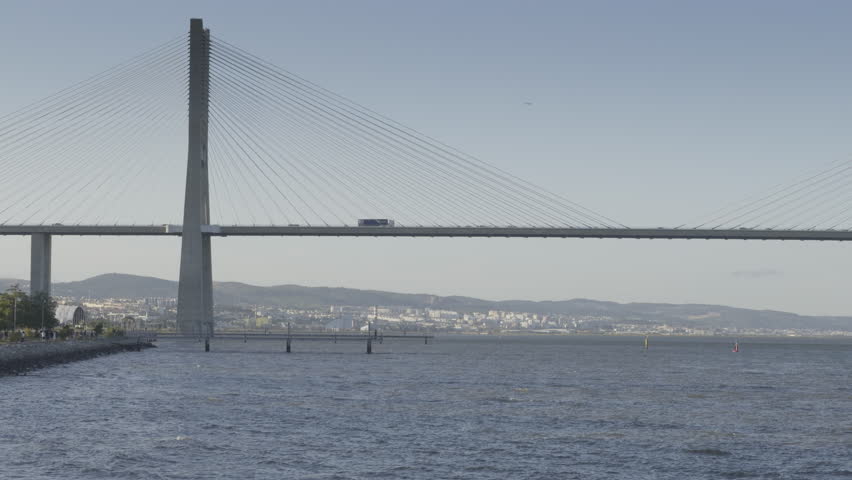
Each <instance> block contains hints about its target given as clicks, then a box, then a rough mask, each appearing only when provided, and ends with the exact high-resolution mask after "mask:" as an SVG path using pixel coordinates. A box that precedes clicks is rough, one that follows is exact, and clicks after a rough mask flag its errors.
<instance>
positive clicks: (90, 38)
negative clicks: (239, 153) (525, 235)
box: [0, 0, 852, 315]
mask: <svg viewBox="0 0 852 480" xmlns="http://www.w3.org/2000/svg"><path fill="white" fill-rule="evenodd" d="M0 8H2V15H0V45H2V47H0V64H2V65H3V75H2V77H0V115H2V114H4V113H5V112H11V111H14V110H16V109H18V108H21V107H24V106H26V105H28V104H30V103H32V102H34V101H36V100H38V99H40V98H43V97H45V96H47V95H50V94H51V93H53V92H55V91H57V90H60V89H62V88H65V87H66V86H68V85H70V84H73V83H74V82H77V81H80V80H82V79H84V78H87V77H88V76H90V75H92V74H94V73H97V72H100V71H103V70H104V69H106V68H109V67H111V66H113V65H115V64H118V63H120V62H122V61H124V60H126V59H127V58H130V57H132V56H133V55H136V54H138V53H140V52H142V51H146V50H148V49H150V48H152V47H154V46H156V45H158V44H161V43H163V42H165V41H167V40H169V39H172V38H175V37H177V36H179V35H181V34H183V33H184V32H186V31H187V29H188V20H189V18H191V17H201V18H203V19H204V21H205V25H206V26H207V27H208V28H210V29H211V31H212V32H213V34H214V35H216V36H218V37H220V38H223V39H226V40H227V41H228V42H230V43H233V44H235V45H238V46H239V47H241V48H243V49H245V50H248V51H250V52H252V53H254V54H256V55H258V56H260V57H262V58H264V59H267V60H269V61H271V62H272V63H274V64H276V65H280V66H282V67H284V68H286V69H287V70H289V71H292V72H295V73H298V74H299V75H301V76H302V77H305V78H307V79H310V80H311V81H313V82H315V83H317V84H320V85H322V86H323V87H326V88H328V89H330V90H332V91H334V92H337V93H340V94H342V95H345V96H346V97H348V98H351V99H353V100H356V101H358V102H359V103H361V104H363V105H366V106H368V107H369V108H371V109H373V110H376V111H378V112H381V113H383V114H385V115H387V116H388V117H390V118H393V119H395V120H397V121H399V122H401V123H403V124H405V125H408V126H410V127H413V128H416V129H417V130H419V131H421V132H424V133H426V134H428V135H429V136H431V137H434V138H437V139H440V140H441V141H443V142H445V143H447V144H449V145H452V146H454V147H456V148H458V149H460V150H462V151H464V152H467V153H470V154H473V155H476V156H477V157H479V158H481V159H484V160H486V161H488V162H489V163H491V164H493V165H495V166H498V167H500V168H502V169H504V170H507V171H509V172H512V173H513V174H516V175H518V176H520V177H522V178H525V179H527V180H529V181H531V182H533V183H535V184H537V185H541V186H542V187H544V188H547V189H549V190H551V191H554V192H558V193H560V194H562V195H564V196H566V197H568V198H570V199H572V200H574V201H577V202H579V203H581V204H583V205H585V206H587V207H590V208H592V209H594V210H595V211H598V212H600V213H602V214H605V215H607V216H609V217H611V218H614V219H616V220H618V221H619V222H621V223H623V224H626V225H630V226H637V227H640V226H641V227H644V226H649V227H656V226H677V225H681V224H684V223H687V224H690V223H692V224H695V223H698V221H700V220H702V219H703V218H706V216H707V215H708V214H709V213H711V212H713V211H715V210H716V209H717V208H719V207H721V206H724V205H726V204H728V203H730V202H731V201H732V200H737V199H740V198H744V197H748V196H750V195H753V194H754V193H756V192H761V191H764V190H766V189H768V188H770V187H773V186H775V185H777V184H779V183H783V182H786V181H789V180H792V179H795V178H797V177H799V176H801V175H802V174H803V173H805V172H807V171H811V170H813V169H815V168H820V167H822V166H826V165H829V164H831V163H832V162H836V161H841V160H848V159H849V157H850V151H852V145H851V144H850V140H849V135H848V132H849V131H852V118H850V115H849V112H850V111H852V94H850V91H849V86H850V85H852V61H850V60H852V58H850V57H852V42H849V41H848V25H847V23H846V21H845V20H846V19H848V18H849V16H850V14H852V11H850V10H852V4H849V3H848V2H840V1H836V2H834V1H821V2H818V3H812V2H791V1H750V2H741V1H715V2H700V1H645V2H629V1H537V2H521V1H474V0H470V1H465V2H458V1H442V0H438V1H435V0H433V1H429V2H414V1H357V2H356V1H287V2H285V1H269V2H262V1H242V2H224V1H218V2H217V1H204V2H200V1H183V2H172V1H155V0H151V1H147V2H116V1H79V2H64V1H37V2H32V1H17V0H5V1H4V2H3V3H2V6H0ZM530 104H531V105H530ZM185 161H186V159H185V154H183V156H181V155H175V158H174V162H175V163H174V166H175V168H176V170H177V171H182V170H183V165H185V163H184V162H185ZM0 175H2V172H0ZM176 178H177V177H176ZM179 208H180V207H176V209H175V210H174V211H172V212H169V215H174V214H175V212H177V213H179V212H180V210H179ZM152 221H156V223H165V222H159V221H157V219H152ZM213 249H214V253H213V263H214V265H213V269H214V279H215V280H218V281H242V282H247V283H253V284H259V285H273V284H300V285H311V286H344V287H353V288H370V289H383V290H393V291H401V292H418V293H434V294H440V295H468V296H476V297H481V298H488V299H532V300H545V299H550V300H558V299H569V298H593V299H600V300H613V301H619V302H669V303H718V304H725V305H733V306H742V307H748V308H767V309H776V310H788V311H793V312H797V313H803V314H831V315H852V296H850V295H848V294H847V285H846V280H847V278H848V276H847V275H846V274H845V272H847V271H849V270H852V251H850V249H852V246H849V245H846V244H839V243H804V242H786V243H784V242H742V241H715V242H714V241H694V240H693V241H649V240H577V239H573V240H572V239H373V238H354V239H341V238H321V239H317V238H243V239H239V238H225V239H215V240H214V241H213ZM179 250H180V245H179V241H178V240H177V239H174V238H118V239H110V238H73V237H67V238H55V239H54V246H53V278H54V281H69V280H78V279H82V278H86V277H88V276H92V275H96V274H100V273H107V272H123V273H133V274H139V275H152V276H158V277H162V278H169V279H176V278H177V275H178V257H179ZM0 252H2V260H0V277H15V278H27V277H28V274H29V239H28V238H23V237H21V238H18V237H7V238H0Z"/></svg>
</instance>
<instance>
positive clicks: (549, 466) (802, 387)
mask: <svg viewBox="0 0 852 480" xmlns="http://www.w3.org/2000/svg"><path fill="white" fill-rule="evenodd" d="M283 347H284V346H283V344H282V343H281V342H263V341H258V342H253V343H252V342H250V343H247V344H244V343H242V342H241V341H218V342H214V343H213V344H212V351H211V352H210V353H204V352H203V351H202V350H203V348H202V347H201V345H200V344H198V343H192V342H190V343H181V342H177V341H174V340H172V341H161V342H160V346H159V348H156V349H150V350H146V351H144V352H142V353H123V354H118V355H112V356H107V357H101V358H97V359H94V360H88V361H84V362H78V363H73V364H68V365H63V366H58V367H52V368H47V369H44V370H40V371H36V372H33V373H31V374H30V375H27V376H20V377H0V478H3V479H35V478H39V479H41V478H57V479H59V478H61V479H101V478H110V479H111V478H117V479H133V478H139V479H152V478H153V479H156V478H163V479H166V478H168V479H211V478H223V479H224V478H228V479H231V478H240V479H278V478H294V479H297V478H306V479H347V478H392V479H396V478H400V479H405V478H410V479H444V478H465V479H467V478H470V479H508V478H511V479H526V478H529V479H539V478H540V479H573V478H577V479H613V478H624V479H669V478H670V479H703V478H707V479H718V478H781V479H831V478H852V382H850V372H852V339H824V340H819V339H792V338H788V339H741V341H740V349H741V351H740V352H739V353H733V352H731V341H730V340H729V339H722V338H673V337H669V338H654V337H652V338H651V339H650V348H649V349H648V350H647V351H644V350H643V349H642V338H640V337H562V336H560V337H493V336H489V337H463V336H459V337H439V338H437V339H436V340H435V342H434V344H430V345H423V344H422V342H417V341H410V340H408V341H395V342H385V343H384V344H381V345H379V344H375V345H374V351H375V353H374V354H373V355H365V354H364V353H363V352H364V345H362V344H360V343H359V344H344V343H339V344H333V343H317V342H303V343H301V344H300V343H299V342H294V343H293V353H291V354H289V355H288V354H286V353H284V352H283V350H284V348H283ZM0 348H2V347H0Z"/></svg>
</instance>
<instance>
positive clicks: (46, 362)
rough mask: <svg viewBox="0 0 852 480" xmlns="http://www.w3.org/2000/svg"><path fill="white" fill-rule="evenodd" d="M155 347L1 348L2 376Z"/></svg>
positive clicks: (136, 343)
mask: <svg viewBox="0 0 852 480" xmlns="http://www.w3.org/2000/svg"><path fill="white" fill-rule="evenodd" d="M152 347H154V344H152V343H150V342H147V341H144V340H140V339H138V338H135V337H134V338H128V337H119V338H103V339H97V340H67V341H56V342H39V341H31V342H24V343H13V344H7V345H0V376H3V375H21V374H25V373H26V372H28V371H30V370H35V369H38V368H44V367H48V366H51V365H58V364H61V363H69V362H76V361H78V360H86V359H89V358H94V357H99V356H101V355H109V354H112V353H119V352H128V351H141V350H142V349H143V348H152Z"/></svg>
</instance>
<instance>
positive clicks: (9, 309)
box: [0, 285, 59, 330]
mask: <svg viewBox="0 0 852 480" xmlns="http://www.w3.org/2000/svg"><path fill="white" fill-rule="evenodd" d="M42 319H44V326H45V327H46V328H52V327H55V326H56V325H58V323H59V322H58V321H57V320H56V301H55V300H53V299H52V298H50V296H48V295H47V294H44V293H37V294H36V295H35V296H33V297H30V296H29V295H27V294H26V292H24V291H23V290H21V288H20V286H19V285H12V286H11V287H9V288H8V289H7V290H6V291H5V292H4V293H2V294H0V330H10V329H12V328H13V327H15V328H32V329H39V328H41V327H42Z"/></svg>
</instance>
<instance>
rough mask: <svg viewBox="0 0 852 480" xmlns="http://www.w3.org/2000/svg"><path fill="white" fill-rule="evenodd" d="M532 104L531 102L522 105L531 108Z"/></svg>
mask: <svg viewBox="0 0 852 480" xmlns="http://www.w3.org/2000/svg"><path fill="white" fill-rule="evenodd" d="M532 104H533V102H524V105H526V106H528V107H532Z"/></svg>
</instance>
